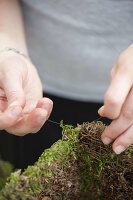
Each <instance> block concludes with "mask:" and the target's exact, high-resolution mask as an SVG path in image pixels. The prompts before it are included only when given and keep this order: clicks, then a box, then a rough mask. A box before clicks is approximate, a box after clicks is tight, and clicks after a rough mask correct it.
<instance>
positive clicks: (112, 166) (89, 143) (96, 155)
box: [0, 122, 133, 200]
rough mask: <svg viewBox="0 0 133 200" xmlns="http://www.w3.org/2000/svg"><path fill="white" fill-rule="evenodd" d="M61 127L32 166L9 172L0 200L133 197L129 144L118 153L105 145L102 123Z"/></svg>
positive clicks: (100, 199) (131, 153)
mask: <svg viewBox="0 0 133 200" xmlns="http://www.w3.org/2000/svg"><path fill="white" fill-rule="evenodd" d="M61 127H62V140H59V141H58V142H56V143H55V144H53V145H52V146H51V148H49V149H47V150H45V151H44V153H43V154H42V155H41V157H40V158H39V159H38V161H37V162H36V163H35V164H34V166H29V167H28V168H27V169H26V170H25V171H24V172H21V170H19V171H17V172H15V173H12V174H11V176H10V178H9V179H8V182H7V183H6V186H5V188H3V190H2V191H1V193H0V200H7V199H8V200H43V199H45V198H44V197H48V200H73V199H77V200H88V197H89V200H94V199H95V200H106V199H108V200H112V199H114V200H115V199H117V200H120V199H124V198H125V199H129V200H130V199H132V197H133V182H132V179H131V177H132V176H133V147H132V146H131V147H130V148H128V149H127V150H126V151H125V152H124V153H123V154H122V155H116V154H114V153H113V152H112V148H111V146H105V145H104V144H103V143H102V142H101V139H100V135H101V133H102V131H103V130H104V128H105V125H104V124H103V123H102V122H92V123H84V124H82V125H80V126H78V127H76V128H74V127H73V126H71V125H64V124H63V123H61Z"/></svg>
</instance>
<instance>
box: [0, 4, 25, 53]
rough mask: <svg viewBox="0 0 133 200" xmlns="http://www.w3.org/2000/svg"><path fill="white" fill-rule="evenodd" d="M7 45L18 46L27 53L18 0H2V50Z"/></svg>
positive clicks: (0, 21)
mask: <svg viewBox="0 0 133 200" xmlns="http://www.w3.org/2000/svg"><path fill="white" fill-rule="evenodd" d="M5 47H11V48H16V49H19V50H20V51H22V52H23V53H25V54H27V47H26V41H25V35H24V26H23V19H22V14H21V9H20V6H19V1H18V0H0V50H3V49H4V48H5Z"/></svg>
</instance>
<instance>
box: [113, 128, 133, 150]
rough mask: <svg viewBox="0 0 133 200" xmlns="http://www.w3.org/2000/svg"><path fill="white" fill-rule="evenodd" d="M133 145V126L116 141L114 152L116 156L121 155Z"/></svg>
mask: <svg viewBox="0 0 133 200" xmlns="http://www.w3.org/2000/svg"><path fill="white" fill-rule="evenodd" d="M131 144H133V125H131V126H130V127H129V128H128V129H127V130H126V131H125V132H124V133H123V134H122V135H120V136H119V137H118V138H117V139H116V140H115V142H114V143H113V150H114V152H115V153H116V154H120V153H122V152H123V151H124V150H125V149H126V148H127V147H129V146H130V145H131Z"/></svg>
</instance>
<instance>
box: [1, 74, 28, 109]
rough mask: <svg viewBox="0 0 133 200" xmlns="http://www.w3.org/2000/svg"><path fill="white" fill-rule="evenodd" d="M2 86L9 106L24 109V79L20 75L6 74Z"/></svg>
mask: <svg viewBox="0 0 133 200" xmlns="http://www.w3.org/2000/svg"><path fill="white" fill-rule="evenodd" d="M14 73H15V72H14ZM2 84H3V89H4V91H5V94H6V97H7V101H8V106H11V105H18V106H22V107H24V105H25V94H24V90H23V86H22V77H21V76H20V75H19V74H18V73H17V74H12V73H8V74H7V73H6V74H5V80H4V81H3V83H2Z"/></svg>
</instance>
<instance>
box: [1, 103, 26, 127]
mask: <svg viewBox="0 0 133 200" xmlns="http://www.w3.org/2000/svg"><path fill="white" fill-rule="evenodd" d="M21 113H22V108H21V107H20V106H10V107H9V108H8V109H6V111H5V112H0V130H3V129H6V128H8V127H11V126H13V125H14V124H15V123H17V120H18V119H19V118H20V117H21Z"/></svg>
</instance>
